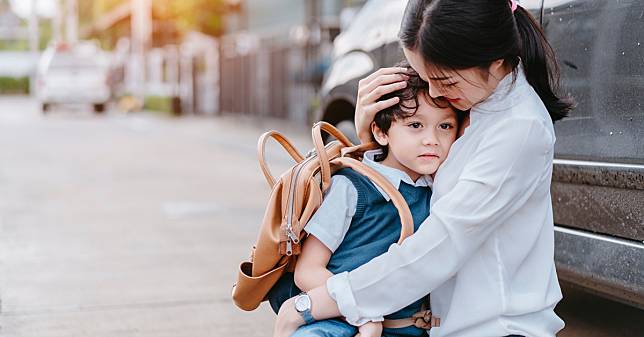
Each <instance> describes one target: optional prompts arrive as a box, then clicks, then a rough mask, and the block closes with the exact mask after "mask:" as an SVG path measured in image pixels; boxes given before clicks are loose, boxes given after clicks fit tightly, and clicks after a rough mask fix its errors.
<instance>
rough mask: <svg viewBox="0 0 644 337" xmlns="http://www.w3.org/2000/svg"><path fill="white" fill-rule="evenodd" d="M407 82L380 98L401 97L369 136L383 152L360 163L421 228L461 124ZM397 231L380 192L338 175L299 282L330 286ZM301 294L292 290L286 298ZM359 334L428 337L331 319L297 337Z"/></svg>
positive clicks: (414, 82)
mask: <svg viewBox="0 0 644 337" xmlns="http://www.w3.org/2000/svg"><path fill="white" fill-rule="evenodd" d="M409 77H410V79H409V80H408V85H407V87H406V88H405V89H402V90H399V91H397V92H394V93H392V94H390V95H387V96H385V97H383V98H382V99H383V100H385V99H389V98H391V97H394V96H397V97H399V98H400V103H399V104H397V105H394V106H393V107H390V108H388V109H385V110H383V111H380V112H379V113H378V114H377V115H376V117H375V119H374V122H373V123H372V132H373V136H374V138H375V140H376V141H377V142H378V143H379V144H380V145H381V149H379V150H374V151H368V152H366V153H365V154H364V159H363V162H364V163H365V164H366V165H368V166H370V167H371V168H373V169H375V170H376V171H377V172H379V173H380V174H382V175H383V176H384V177H385V178H386V179H387V180H389V182H391V183H392V184H393V185H394V187H396V188H397V189H398V190H399V191H400V193H401V194H402V195H403V197H404V198H405V200H406V201H407V204H408V205H409V208H410V210H411V212H412V216H413V218H414V227H415V230H417V229H418V227H419V226H420V223H421V222H422V221H423V220H424V219H425V218H427V217H428V216H429V201H430V197H431V188H430V187H431V184H432V175H433V174H434V173H435V172H436V170H437V169H438V167H439V166H440V164H441V163H442V162H443V161H444V160H445V158H446V157H447V153H448V151H449V149H450V147H451V145H452V143H453V142H454V140H455V139H456V136H457V131H458V119H457V113H456V111H455V110H453V109H452V108H450V107H449V106H448V105H444V107H440V106H439V105H438V104H437V102H434V101H433V100H432V99H431V98H430V97H429V95H428V93H427V88H428V85H427V83H426V82H424V81H422V80H421V79H420V77H419V76H418V75H417V74H415V73H411V74H409ZM400 228H401V224H400V218H399V216H398V211H397V209H396V208H395V206H394V205H393V203H391V202H390V201H389V197H388V196H387V195H386V194H385V193H384V192H383V191H381V190H380V189H379V188H378V187H376V186H375V185H374V184H373V183H372V182H371V181H370V180H369V179H368V178H366V177H364V176H362V175H361V174H359V173H357V172H355V171H353V170H351V169H342V170H340V171H338V172H337V173H336V174H335V175H334V176H333V177H332V184H331V187H330V188H329V190H328V191H327V193H326V195H325V198H324V201H323V203H322V205H321V206H320V208H319V209H318V211H317V212H316V213H315V215H314V216H313V217H312V218H311V220H310V221H309V223H308V224H307V225H306V227H305V230H306V231H307V232H308V233H309V237H308V239H307V240H306V242H305V243H304V245H303V247H302V254H301V256H300V257H299V260H298V263H297V266H296V269H295V274H294V278H295V284H296V285H297V287H298V288H299V289H303V290H305V291H306V290H310V289H313V288H315V287H317V286H320V285H322V284H325V283H326V280H327V279H328V278H329V277H330V276H331V275H333V274H337V273H341V272H344V271H350V270H353V269H355V268H357V267H359V266H361V265H362V264H364V263H366V262H368V261H369V260H371V259H373V258H375V257H377V256H379V255H381V254H382V253H384V252H386V251H387V249H388V248H389V246H390V245H391V244H394V243H396V242H397V241H398V238H399V236H400ZM401 286H404V285H403V284H401ZM297 292H298V290H297V289H295V290H291V293H290V294H289V295H297ZM269 298H270V295H269ZM425 300H426V299H424V298H423V299H419V300H418V301H416V302H415V303H413V304H411V305H409V306H407V307H406V308H403V309H402V310H400V311H398V312H395V313H393V314H391V315H388V316H386V317H384V319H401V318H409V317H412V315H413V314H415V313H417V312H420V311H421V310H422V309H421V307H422V305H423V302H424V301H425ZM271 304H272V305H274V303H273V302H272V303H271ZM280 304H281V303H280ZM274 309H276V305H274ZM357 332H359V336H361V337H367V336H369V337H371V336H381V335H384V336H423V335H426V332H425V331H424V330H423V329H420V328H417V327H415V326H413V325H412V326H408V327H404V328H396V329H390V328H385V329H384V330H383V328H382V323H380V322H369V323H367V324H365V325H363V326H361V327H359V328H356V327H354V326H352V325H349V324H348V323H346V322H344V321H342V320H337V319H333V320H323V321H318V322H314V323H312V324H309V325H306V326H303V327H301V328H300V329H299V330H298V331H297V332H296V333H295V334H294V335H293V336H298V337H301V336H347V337H352V336H355V335H356V333H357Z"/></svg>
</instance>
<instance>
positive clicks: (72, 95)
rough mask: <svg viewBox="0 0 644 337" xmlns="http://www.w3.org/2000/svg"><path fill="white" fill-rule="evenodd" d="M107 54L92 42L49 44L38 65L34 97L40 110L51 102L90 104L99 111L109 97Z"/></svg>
mask: <svg viewBox="0 0 644 337" xmlns="http://www.w3.org/2000/svg"><path fill="white" fill-rule="evenodd" d="M108 55H109V54H108V53H106V52H104V51H102V50H101V49H100V48H99V47H98V46H96V45H95V44H94V43H88V42H82V43H79V44H77V45H74V46H70V45H67V44H56V45H52V46H50V47H49V48H47V49H46V50H45V52H43V55H42V57H41V58H40V60H39V64H38V79H37V88H36V89H37V91H36V92H37V97H38V100H39V101H40V103H41V107H42V111H43V113H46V112H47V111H48V110H49V108H50V107H51V106H52V105H53V104H70V103H71V104H90V105H92V106H93V108H94V111H95V112H97V113H101V112H103V111H104V110H105V107H106V105H107V103H108V101H109V100H110V97H111V88H110V81H109V79H110V62H109V56H108Z"/></svg>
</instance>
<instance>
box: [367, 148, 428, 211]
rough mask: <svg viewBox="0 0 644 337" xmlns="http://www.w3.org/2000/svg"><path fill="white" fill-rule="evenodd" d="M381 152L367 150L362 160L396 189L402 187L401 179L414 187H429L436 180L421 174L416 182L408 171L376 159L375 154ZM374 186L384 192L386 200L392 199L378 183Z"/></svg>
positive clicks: (381, 192)
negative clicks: (386, 164)
mask: <svg viewBox="0 0 644 337" xmlns="http://www.w3.org/2000/svg"><path fill="white" fill-rule="evenodd" d="M381 153H382V150H379V149H378V150H371V151H367V152H365V153H364V155H363V158H362V162H363V163H364V164H365V165H367V166H369V167H371V168H372V169H374V170H376V172H378V173H380V174H382V175H383V176H384V177H385V178H386V179H387V180H388V181H389V182H390V183H391V184H392V185H394V187H395V188H396V189H399V188H400V182H401V181H404V182H405V183H407V184H409V185H411V186H414V187H429V188H431V187H432V184H433V182H434V180H433V179H432V177H431V176H429V175H423V176H420V178H418V180H416V182H414V181H413V180H411V178H410V177H409V175H408V174H407V173H405V172H403V171H401V170H399V169H396V168H393V167H389V166H385V165H383V164H381V163H379V162H377V161H375V159H374V158H375V156H376V155H378V154H381ZM374 186H376V188H377V189H378V191H379V192H380V194H382V196H383V197H384V198H385V200H387V201H389V200H391V198H389V195H388V194H387V193H386V192H385V191H384V190H382V189H381V188H380V187H379V186H378V185H376V184H374Z"/></svg>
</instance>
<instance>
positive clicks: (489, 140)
mask: <svg viewBox="0 0 644 337" xmlns="http://www.w3.org/2000/svg"><path fill="white" fill-rule="evenodd" d="M548 134H549V132H548V131H547V130H546V128H545V126H544V125H543V124H541V121H536V120H522V119H509V118H508V120H505V121H503V122H499V123H498V124H497V125H495V127H494V129H493V130H490V131H489V132H488V133H487V135H489V136H487V137H486V138H485V139H482V140H481V143H480V145H479V148H478V149H477V150H476V154H475V155H474V157H473V158H472V159H471V160H470V161H469V163H468V164H467V165H466V166H465V168H464V170H463V173H462V174H461V176H460V177H459V180H458V182H457V184H456V186H455V187H454V188H453V189H452V190H451V191H450V192H448V193H446V194H445V195H444V196H442V197H441V198H440V199H438V200H437V201H436V202H435V203H434V205H432V210H431V214H430V216H429V218H427V219H426V220H425V221H424V222H423V225H422V226H421V227H420V229H419V230H418V231H417V232H416V233H415V234H414V235H412V236H411V237H409V238H408V239H407V240H405V242H404V243H403V244H402V245H400V246H399V245H392V246H391V247H390V249H389V251H388V252H387V253H385V254H383V255H381V256H379V257H376V258H375V259H373V260H371V261H370V262H369V263H367V264H365V265H362V266H361V267H359V268H357V269H355V270H354V271H352V272H350V273H342V274H338V275H335V276H333V277H331V278H330V279H329V280H328V281H327V286H326V287H320V288H316V289H313V290H312V291H311V292H309V293H310V294H311V302H312V305H313V310H312V314H313V317H315V318H316V319H325V318H329V317H334V316H335V315H338V314H339V313H340V310H339V309H341V312H342V315H344V316H345V317H346V318H347V320H348V321H349V322H351V323H352V324H356V325H359V324H361V323H362V322H365V321H367V320H369V319H370V318H371V317H378V316H382V315H386V314H389V313H391V312H394V311H396V310H399V309H400V308H402V307H404V306H405V305H407V304H409V303H411V302H413V301H414V300H415V299H418V298H420V297H421V296H423V295H424V294H427V293H430V292H431V291H432V290H433V289H435V288H436V287H438V286H439V285H441V284H442V283H444V282H445V281H446V280H448V279H449V278H450V277H452V276H453V275H454V274H455V273H456V272H457V271H458V270H459V269H460V268H461V266H462V265H463V264H464V263H465V262H466V260H467V259H468V258H469V257H470V256H471V255H472V253H473V252H475V251H476V249H478V247H480V245H481V244H482V243H483V242H484V241H485V240H486V239H487V238H488V237H489V235H490V234H491V233H492V232H493V231H494V230H495V229H496V228H497V226H498V225H499V224H501V223H503V221H505V220H506V219H507V218H508V217H509V216H511V215H512V214H514V212H516V210H517V209H519V208H520V207H522V206H523V205H524V204H525V202H526V200H527V198H528V197H529V196H531V194H532V192H533V191H534V189H535V188H536V187H537V186H538V185H539V184H542V183H548V181H547V179H548V178H549V176H548V175H547V172H548V169H549V165H551V158H552V146H553V144H552V140H551V139H550V137H548V136H547V135H548ZM403 284H404V285H405V286H404V287H403V286H401V285H403ZM327 288H328V289H329V291H327ZM334 298H335V300H337V303H336V302H335V300H334ZM293 312H294V311H293ZM295 314H297V313H296V312H295ZM280 315H282V314H280ZM282 316H283V317H279V319H278V324H279V325H278V326H277V327H276V328H277V329H276V332H278V333H287V334H285V335H282V334H279V335H277V336H288V331H289V330H290V329H293V326H294V325H295V324H297V323H298V320H297V318H298V317H295V316H290V315H289V311H287V310H285V313H284V314H283V315H282Z"/></svg>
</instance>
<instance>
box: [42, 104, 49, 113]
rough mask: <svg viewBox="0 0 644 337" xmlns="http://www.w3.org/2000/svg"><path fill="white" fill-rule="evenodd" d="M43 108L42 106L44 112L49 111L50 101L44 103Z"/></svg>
mask: <svg viewBox="0 0 644 337" xmlns="http://www.w3.org/2000/svg"><path fill="white" fill-rule="evenodd" d="M41 108H42V113H43V114H46V113H47V112H48V111H49V103H43V104H42V107H41Z"/></svg>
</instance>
